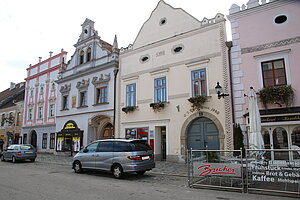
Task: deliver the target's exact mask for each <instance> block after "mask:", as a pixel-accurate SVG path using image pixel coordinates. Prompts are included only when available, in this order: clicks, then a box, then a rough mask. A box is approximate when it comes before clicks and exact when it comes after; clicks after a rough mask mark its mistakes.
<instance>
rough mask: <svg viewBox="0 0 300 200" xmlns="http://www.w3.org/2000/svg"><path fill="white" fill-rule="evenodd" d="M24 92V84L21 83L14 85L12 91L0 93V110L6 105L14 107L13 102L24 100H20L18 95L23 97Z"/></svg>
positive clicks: (7, 90)
mask: <svg viewBox="0 0 300 200" xmlns="http://www.w3.org/2000/svg"><path fill="white" fill-rule="evenodd" d="M24 91H25V83H24V82H21V83H18V84H16V85H15V87H14V88H13V89H10V88H8V89H6V90H4V91H2V92H0V108H2V107H3V106H5V107H7V105H8V104H9V105H11V106H13V105H14V102H13V100H16V102H18V101H22V100H23V99H24V97H23V99H22V98H20V95H21V97H22V95H23V96H24Z"/></svg>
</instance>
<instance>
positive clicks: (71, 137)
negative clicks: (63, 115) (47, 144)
mask: <svg viewBox="0 0 300 200" xmlns="http://www.w3.org/2000/svg"><path fill="white" fill-rule="evenodd" d="M56 138H57V139H56V151H57V152H70V154H71V155H73V153H76V152H78V151H80V149H81V147H82V146H83V140H82V139H83V131H82V130H80V129H79V128H78V126H77V124H76V122H74V121H72V120H70V121H67V122H66V123H65V125H64V127H63V129H62V130H61V131H60V132H58V133H57V136H56Z"/></svg>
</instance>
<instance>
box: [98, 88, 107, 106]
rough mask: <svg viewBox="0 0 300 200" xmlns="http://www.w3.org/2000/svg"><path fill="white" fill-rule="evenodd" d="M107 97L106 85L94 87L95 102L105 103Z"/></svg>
mask: <svg viewBox="0 0 300 200" xmlns="http://www.w3.org/2000/svg"><path fill="white" fill-rule="evenodd" d="M107 101H108V99H107V87H101V88H97V89H96V103H106V102H107Z"/></svg>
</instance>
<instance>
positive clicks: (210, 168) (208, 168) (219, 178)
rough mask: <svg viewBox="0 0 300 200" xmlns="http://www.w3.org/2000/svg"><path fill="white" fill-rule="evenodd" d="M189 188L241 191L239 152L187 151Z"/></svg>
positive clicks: (241, 170)
mask: <svg viewBox="0 0 300 200" xmlns="http://www.w3.org/2000/svg"><path fill="white" fill-rule="evenodd" d="M188 171H189V173H188V174H189V186H190V187H195V188H216V189H224V190H239V191H241V192H242V191H243V188H244V177H243V174H244V172H243V160H242V151H241V150H228V151H227V150H189V151H188Z"/></svg>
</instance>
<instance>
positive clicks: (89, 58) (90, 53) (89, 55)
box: [86, 48, 92, 62]
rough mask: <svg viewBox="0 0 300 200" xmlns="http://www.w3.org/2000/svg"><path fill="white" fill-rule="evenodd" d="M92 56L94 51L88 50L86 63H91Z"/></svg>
mask: <svg viewBox="0 0 300 200" xmlns="http://www.w3.org/2000/svg"><path fill="white" fill-rule="evenodd" d="M91 55H92V50H91V48H88V49H87V52H86V62H89V61H90V60H91Z"/></svg>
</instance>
